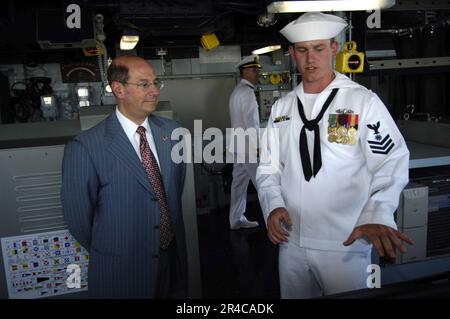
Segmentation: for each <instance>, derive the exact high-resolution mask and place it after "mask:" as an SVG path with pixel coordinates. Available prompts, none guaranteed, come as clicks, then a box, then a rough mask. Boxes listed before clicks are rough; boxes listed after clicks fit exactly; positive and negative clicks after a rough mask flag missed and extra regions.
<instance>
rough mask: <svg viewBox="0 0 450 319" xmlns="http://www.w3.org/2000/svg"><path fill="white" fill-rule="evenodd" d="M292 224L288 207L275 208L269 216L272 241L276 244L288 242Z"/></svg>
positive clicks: (269, 231) (269, 232)
mask: <svg viewBox="0 0 450 319" xmlns="http://www.w3.org/2000/svg"><path fill="white" fill-rule="evenodd" d="M291 226H292V221H291V218H290V217H289V213H288V211H287V210H286V208H284V207H278V208H275V209H274V210H273V211H271V212H270V215H269V217H268V218H267V229H268V232H267V233H268V235H269V239H270V241H271V242H272V243H274V244H280V243H282V242H287V241H288V237H289V232H288V230H289V229H290V227H291Z"/></svg>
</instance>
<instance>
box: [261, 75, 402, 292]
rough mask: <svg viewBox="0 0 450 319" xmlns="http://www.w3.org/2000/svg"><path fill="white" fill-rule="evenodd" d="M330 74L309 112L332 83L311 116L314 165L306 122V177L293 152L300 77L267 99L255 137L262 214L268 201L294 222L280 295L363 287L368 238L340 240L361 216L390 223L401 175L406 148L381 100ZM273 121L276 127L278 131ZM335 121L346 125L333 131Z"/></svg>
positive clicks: (283, 253) (283, 257) (282, 259)
mask: <svg viewBox="0 0 450 319" xmlns="http://www.w3.org/2000/svg"><path fill="white" fill-rule="evenodd" d="M335 74H336V78H335V79H334V80H333V81H332V82H331V83H330V84H329V85H328V87H327V88H325V89H324V90H323V91H322V92H321V93H320V94H318V95H317V97H316V99H315V102H314V106H313V109H312V113H311V117H310V118H311V119H315V118H316V117H317V116H318V115H319V112H321V110H322V106H323V105H324V103H325V101H326V100H327V99H328V98H329V96H330V94H331V93H332V91H333V89H338V90H337V93H336V95H335V96H334V98H333V99H332V102H331V104H330V105H329V107H328V108H327V109H326V111H325V112H324V114H323V117H322V118H321V120H320V121H319V122H318V132H319V133H320V151H321V167H320V169H319V170H318V171H317V170H316V169H315V164H316V163H315V162H316V159H315V158H314V153H315V152H316V150H315V148H314V137H315V136H316V135H315V133H314V130H312V131H310V130H308V129H306V139H307V147H308V150H309V155H310V164H311V168H312V176H310V179H309V181H307V180H306V178H305V174H304V169H305V167H303V166H305V165H302V159H301V157H300V152H299V148H300V146H299V144H301V143H300V132H301V130H302V128H303V126H304V123H303V121H302V120H301V118H300V115H299V109H298V102H297V99H298V98H299V99H300V101H301V102H302V104H303V105H305V104H307V101H305V98H304V96H305V93H304V91H303V85H302V83H300V85H298V86H297V87H296V88H295V89H294V90H293V91H292V92H290V93H289V94H288V95H287V96H285V97H283V98H281V99H279V100H278V101H277V102H276V103H275V104H274V105H273V107H272V113H271V116H270V119H269V123H268V131H267V132H266V133H267V136H268V139H267V143H264V139H263V141H262V142H263V143H262V149H261V159H260V161H261V162H260V163H261V164H260V166H259V167H258V171H257V177H256V179H257V184H258V195H259V199H260V203H261V206H262V209H263V214H264V217H265V219H266V222H267V217H268V215H269V214H270V212H271V211H272V210H273V209H275V208H277V207H285V208H286V209H287V211H288V212H289V215H290V217H291V220H292V223H293V225H292V230H291V231H290V236H289V242H288V243H286V244H282V245H280V253H279V269H280V285H281V294H282V297H283V298H308V297H315V296H319V295H321V294H332V293H337V292H341V291H346V290H353V289H362V288H366V278H367V277H368V275H369V273H366V267H367V265H368V264H369V263H370V252H371V248H372V245H369V244H368V243H367V242H366V241H364V240H357V241H356V242H355V243H353V244H352V245H351V246H349V247H345V246H344V245H343V242H344V241H345V240H346V239H347V238H348V236H349V235H350V233H351V232H352V231H353V229H354V228H355V227H356V226H360V225H364V224H382V225H386V226H389V227H392V228H394V229H397V227H396V224H395V221H394V218H393V213H394V211H395V210H396V208H397V205H398V201H399V196H400V192H401V191H402V189H403V188H404V186H405V185H406V184H407V182H408V164H409V151H408V149H407V147H406V144H405V141H404V139H403V137H402V136H401V134H400V132H399V130H398V129H397V127H396V125H395V122H394V121H393V120H392V117H391V115H390V114H389V112H388V111H387V109H386V107H385V106H384V104H383V103H382V101H381V100H380V99H379V98H378V96H377V95H376V94H374V93H373V92H371V91H369V90H368V89H366V88H365V87H363V86H361V85H359V84H357V83H355V82H353V81H351V80H350V79H349V78H348V77H346V76H344V75H342V74H340V73H337V72H336V73H335ZM272 128H276V129H279V131H278V134H273V133H274V131H273V130H272V132H271V131H270V129H272ZM344 128H345V129H344ZM339 129H340V130H343V131H344V133H345V132H346V133H345V134H344V133H342V135H339V134H341V133H337V132H339ZM344 135H345V136H344ZM351 135H353V136H351ZM276 136H278V137H279V138H277V137H276ZM276 152H278V153H276ZM274 155H278V156H279V161H275V160H274V159H275V158H276V156H274ZM271 160H272V163H270V161H271ZM270 164H271V165H272V166H270ZM271 168H275V171H273V170H271ZM315 173H316V175H315V176H314V174H315Z"/></svg>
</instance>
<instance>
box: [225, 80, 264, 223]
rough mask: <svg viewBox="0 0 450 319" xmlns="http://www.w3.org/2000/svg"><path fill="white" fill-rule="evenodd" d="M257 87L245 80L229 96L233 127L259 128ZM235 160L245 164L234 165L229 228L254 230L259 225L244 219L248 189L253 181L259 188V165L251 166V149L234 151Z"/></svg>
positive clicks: (253, 164)
mask: <svg viewBox="0 0 450 319" xmlns="http://www.w3.org/2000/svg"><path fill="white" fill-rule="evenodd" d="M254 89H255V88H254V86H253V84H251V83H250V82H249V81H247V80H245V79H242V80H241V81H240V82H239V83H238V85H237V86H236V88H235V89H234V91H233V93H232V94H231V97H230V119H231V127H233V128H242V129H244V130H247V129H248V128H255V129H256V130H258V129H259V115H258V103H257V102H256V97H255V92H254ZM231 151H232V152H234V153H235V155H237V156H235V159H241V162H243V161H242V159H245V161H244V162H245V163H237V162H236V160H235V163H234V164H233V181H232V183H231V199H230V227H231V229H237V228H240V227H242V228H246V227H255V226H258V223H257V222H249V221H248V220H247V219H246V218H245V216H244V212H245V207H246V205H247V187H248V183H249V181H250V180H252V182H253V185H255V187H256V180H255V176H256V169H257V168H258V164H257V163H250V162H249V160H248V158H249V156H248V154H249V150H248V149H247V148H246V149H245V150H237V149H232V150H231Z"/></svg>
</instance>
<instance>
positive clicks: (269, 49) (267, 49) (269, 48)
mask: <svg viewBox="0 0 450 319" xmlns="http://www.w3.org/2000/svg"><path fill="white" fill-rule="evenodd" d="M279 49H281V45H269V46H267V47H264V48H260V49H257V50H254V51H252V54H264V53H269V52H272V51H276V50H279Z"/></svg>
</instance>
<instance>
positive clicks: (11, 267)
mask: <svg viewBox="0 0 450 319" xmlns="http://www.w3.org/2000/svg"><path fill="white" fill-rule="evenodd" d="M1 245H2V252H3V261H4V266H5V275H6V283H7V285H8V294H9V298H10V299H34V298H43V297H50V296H56V295H62V294H67V293H73V292H80V291H84V290H87V279H88V278H87V266H88V262H89V254H88V252H87V251H86V250H85V249H84V248H83V247H82V246H81V245H80V244H79V243H78V242H77V241H76V240H75V239H74V238H73V237H72V235H70V233H69V231H68V230H61V231H54V232H46V233H39V234H31V235H22V236H15V237H4V238H2V239H1ZM70 264H75V265H78V266H79V267H80V270H81V272H80V288H69V287H68V284H67V280H68V279H69V280H70V278H69V277H70V276H71V275H72V274H73V273H71V272H69V273H68V272H67V271H66V270H67V266H68V265H70ZM69 286H70V285H69Z"/></svg>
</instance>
